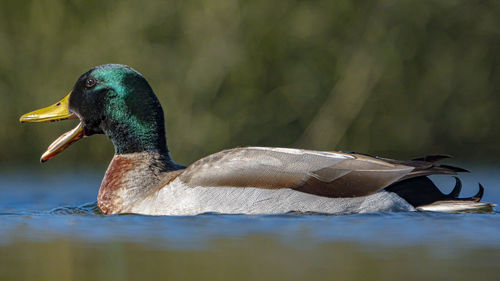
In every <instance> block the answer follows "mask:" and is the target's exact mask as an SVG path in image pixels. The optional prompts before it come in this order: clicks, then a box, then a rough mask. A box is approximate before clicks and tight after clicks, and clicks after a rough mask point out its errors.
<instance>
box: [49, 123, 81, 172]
mask: <svg viewBox="0 0 500 281" xmlns="http://www.w3.org/2000/svg"><path fill="white" fill-rule="evenodd" d="M82 137H83V129H82V122H80V123H78V125H77V126H76V127H75V128H74V129H73V130H71V131H68V132H66V133H64V134H62V135H61V136H60V137H58V138H57V139H56V140H55V141H54V142H52V143H51V144H50V145H49V147H48V148H47V150H46V151H45V152H44V153H43V154H42V157H41V158H40V162H42V163H43V162H45V161H47V160H50V159H52V158H53V157H54V156H56V155H57V154H59V153H60V152H61V151H63V150H65V149H66V148H67V147H68V146H70V145H71V144H73V143H74V142H75V141H77V140H79V139H81V138H82Z"/></svg>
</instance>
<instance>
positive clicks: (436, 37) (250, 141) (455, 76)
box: [0, 0, 500, 168]
mask: <svg viewBox="0 0 500 281" xmlns="http://www.w3.org/2000/svg"><path fill="white" fill-rule="evenodd" d="M0 5H1V9H0V15H1V16H0V53H1V55H0V118H1V120H2V122H1V123H0V155H1V158H0V159H1V165H2V167H3V168H10V167H14V166H19V165H28V166H29V165H36V164H37V163H38V157H39V156H40V155H41V153H42V152H43V151H44V150H45V148H46V147H47V146H48V145H49V144H50V143H51V142H52V141H53V140H54V139H55V138H57V137H58V136H59V135H60V134H61V133H63V132H64V131H67V130H69V129H71V128H72V127H73V126H74V124H72V123H76V121H74V120H73V121H66V122H59V123H51V124H19V123H18V118H19V116H20V115H21V114H23V113H26V112H28V111H31V110H34V109H38V108H40V107H43V106H46V105H49V104H52V103H54V102H56V101H58V100H59V99H61V98H62V97H64V96H65V95H66V94H67V93H68V92H69V91H70V90H71V88H72V86H73V83H74V82H75V81H76V79H77V78H78V76H79V75H80V74H82V73H83V72H85V71H87V70H88V69H90V68H91V67H93V66H95V65H99V64H105V63H121V64H127V65H130V66H132V67H133V68H135V69H136V70H138V71H139V72H141V73H142V74H143V75H144V76H145V77H146V79H148V81H149V82H150V84H151V86H152V87H153V89H154V90H155V92H156V94H157V95H158V96H159V98H160V100H161V102H162V105H163V109H164V110H165V113H166V127H167V138H168V144H169V147H170V150H171V153H172V156H173V158H174V160H176V161H177V162H180V163H184V164H188V163H190V162H192V161H194V160H196V159H198V158H200V157H203V156H205V155H207V154H210V153H213V152H216V151H219V150H221V149H225V148H231V147H235V146H247V145H261V146H283V147H300V148H309V149H321V150H334V149H338V150H353V151H360V152H367V153H372V154H378V155H381V156H387V157H394V158H407V157H412V156H420V155H424V154H428V153H445V154H451V155H454V156H456V157H457V158H458V159H460V161H471V162H480V163H486V164H498V163H499V161H498V160H497V159H499V157H500V147H499V146H498V145H497V143H498V140H499V139H500V130H498V125H497V124H498V121H499V120H500V119H499V113H498V110H499V108H500V95H499V94H500V92H499V90H500V79H499V78H500V76H499V74H500V69H499V66H500V63H499V62H500V61H499V54H500V17H499V16H498V15H499V14H500V2H499V1H494V0H492V1H465V0H464V1H455V0H453V1H452V0H450V1H395V0H394V1H351V0H343V1H322V2H318V1H268V0H259V1H98V0H85V1H79V0H78V1H77V0H73V1H62V0H61V1H56V0H54V1H44V0H37V1H26V0H16V1H13V0H3V1H2V2H1V4H0ZM112 154H113V149H112V146H111V143H110V142H109V141H108V140H107V139H106V138H105V137H104V136H97V137H91V138H88V139H85V140H83V141H80V142H78V143H77V144H75V145H73V146H72V147H71V148H69V149H68V150H67V151H65V152H64V153H62V154H61V155H59V156H58V157H57V158H55V159H54V160H52V161H49V163H48V164H47V165H48V166H53V167H56V166H58V165H66V164H69V163H71V164H73V165H82V166H87V167H101V166H102V167H104V166H106V165H107V163H108V161H109V159H110V158H111V157H112Z"/></svg>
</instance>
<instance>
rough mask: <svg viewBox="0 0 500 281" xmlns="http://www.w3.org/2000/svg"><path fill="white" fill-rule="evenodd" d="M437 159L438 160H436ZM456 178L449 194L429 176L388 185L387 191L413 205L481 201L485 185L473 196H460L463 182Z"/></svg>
mask: <svg viewBox="0 0 500 281" xmlns="http://www.w3.org/2000/svg"><path fill="white" fill-rule="evenodd" d="M436 161H437V160H436ZM454 178H455V187H454V188H453V190H452V191H451V192H450V193H449V194H444V193H442V192H441V191H440V190H439V188H438V187H437V186H436V185H435V184H434V183H433V182H432V181H431V180H430V179H429V178H428V177H425V176H424V177H416V178H410V179H406V180H403V181H400V182H397V183H394V184H391V185H390V186H388V187H386V188H385V190H386V191H390V192H394V193H396V194H397V195H398V196H400V197H402V198H403V199H405V200H406V201H407V202H408V203H410V204H411V205H412V206H413V207H415V208H417V207H419V206H424V205H429V204H432V203H434V202H437V201H446V200H454V201H473V202H479V201H480V200H481V199H482V198H483V194H484V187H483V186H482V185H481V184H479V191H478V192H477V193H476V194H475V195H474V196H472V197H467V198H458V196H459V195H460V191H461V190H462V182H461V181H460V179H459V178H457V177H454Z"/></svg>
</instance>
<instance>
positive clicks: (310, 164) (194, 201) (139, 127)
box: [20, 64, 494, 215]
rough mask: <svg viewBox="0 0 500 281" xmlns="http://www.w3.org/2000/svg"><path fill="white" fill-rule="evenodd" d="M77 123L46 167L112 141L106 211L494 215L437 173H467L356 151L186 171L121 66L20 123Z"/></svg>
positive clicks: (263, 150)
mask: <svg viewBox="0 0 500 281" xmlns="http://www.w3.org/2000/svg"><path fill="white" fill-rule="evenodd" d="M66 119H79V121H80V122H79V123H78V125H77V126H76V127H75V128H73V129H72V130H70V131H68V132H66V133H64V134H62V135H61V136H60V137H58V138H57V139H56V140H55V141H54V142H53V143H52V144H51V145H50V146H49V147H48V148H47V150H46V151H45V152H44V153H43V154H42V156H41V159H40V161H41V162H42V163H43V162H45V161H48V160H50V159H52V158H53V157H55V156H56V155H57V154H59V153H60V152H62V151H63V150H65V149H66V148H68V147H69V146H70V145H72V144H73V143H75V142H76V141H78V140H80V139H82V138H85V137H89V136H92V135H94V134H105V135H106V136H107V137H108V138H109V139H110V140H111V142H112V143H113V145H114V150H115V154H114V156H113V158H112V160H111V162H110V164H109V166H108V168H107V170H106V172H105V175H104V178H103V180H102V183H101V186H100V188H99V192H98V196H97V206H98V207H99V209H100V210H101V211H102V213H103V214H105V215H108V214H124V213H130V214H142V215H198V214H204V213H216V214H286V213H320V214H334V215H341V214H357V213H369V212H410V211H441V212H462V211H477V210H481V211H488V210H490V211H491V210H492V209H493V206H494V204H491V203H486V202H481V201H480V200H481V198H482V196H483V193H484V188H483V187H482V186H481V184H479V192H478V193H477V194H476V195H474V196H472V197H468V198H459V197H458V196H459V193H460V190H461V186H462V185H461V181H460V180H459V179H458V178H457V177H455V180H456V184H455V187H454V189H453V190H452V191H451V193H449V194H444V193H442V192H441V191H440V190H439V188H438V187H437V186H436V185H435V184H434V183H433V182H432V180H430V179H429V178H428V176H430V175H437V174H445V175H456V174H457V173H460V172H466V171H467V170H465V169H462V168H459V167H454V166H450V165H444V164H438V163H437V162H438V161H440V160H443V159H445V158H448V156H446V155H429V156H426V157H420V158H415V159H412V160H408V161H401V160H393V159H388V158H381V157H374V156H370V155H367V154H362V153H356V152H348V151H316V150H307V149H298V148H280V147H237V148H232V149H226V150H223V151H220V152H217V153H214V154H211V155H208V156H206V157H204V158H202V159H200V160H197V161H195V162H193V163H192V164H190V165H188V166H183V165H180V164H177V163H175V162H174V161H173V159H172V158H171V156H170V152H169V149H168V147H167V141H166V136H165V125H164V115H163V109H162V106H161V104H160V102H159V100H158V98H157V96H156V95H155V93H154V91H153V89H152V88H151V86H150V85H149V83H148V82H147V81H146V79H145V78H144V77H143V75H142V74H140V73H139V72H138V71H136V70H134V69H133V68H131V67H129V66H126V65H120V64H105V65H100V66H96V67H94V68H92V69H90V70H89V71H87V72H85V73H84V74H82V75H81V76H80V77H79V78H78V80H77V81H76V83H75V84H74V86H73V89H72V90H71V91H70V92H69V94H67V95H66V96H65V97H64V98H63V99H62V100H61V101H59V102H57V103H55V104H53V105H51V106H48V107H46V108H43V109H39V110H35V111H32V112H29V113H27V114H24V115H22V116H21V118H20V122H34V123H37V122H54V121H60V120H66Z"/></svg>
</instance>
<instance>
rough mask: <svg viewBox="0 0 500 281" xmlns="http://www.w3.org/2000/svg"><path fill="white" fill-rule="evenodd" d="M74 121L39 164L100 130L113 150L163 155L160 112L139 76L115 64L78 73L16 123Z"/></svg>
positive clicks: (117, 152)
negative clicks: (66, 89) (62, 93)
mask: <svg viewBox="0 0 500 281" xmlns="http://www.w3.org/2000/svg"><path fill="white" fill-rule="evenodd" d="M75 118H78V119H80V123H79V124H78V125H77V126H76V127H75V128H74V129H73V130H71V131H69V132H66V133H64V134H63V135H61V136H60V137H59V138H58V139H57V140H55V141H54V142H53V143H52V144H51V145H50V146H49V147H48V149H47V151H46V152H45V153H44V154H43V155H42V157H41V159H40V161H42V162H45V161H47V160H49V159H51V158H52V157H54V156H55V155H57V154H58V153H60V152H61V151H63V150H64V149H66V148H67V147H68V146H70V145H71V144H72V143H74V142H75V141H77V140H79V139H81V138H82V137H86V136H90V135H93V134H106V135H107V136H108V137H109V138H110V139H111V141H112V142H113V144H114V146H115V153H116V154H125V153H134V152H142V151H154V152H158V153H162V154H167V153H168V151H167V147H166V140H165V128H164V119H163V110H162V108H161V105H160V102H159V101H158V99H157V98H156V96H155V94H154V92H153V90H152V89H151V87H150V86H149V84H148V82H147V81H146V79H144V77H143V76H142V75H141V74H140V73H139V72H137V71H135V70H134V69H132V68H130V67H128V66H125V65H119V64H106V65H101V66H97V67H95V68H93V69H91V70H89V71H87V72H86V73H84V74H82V75H81V76H80V78H78V80H77V81H76V83H75V86H74V87H73V90H72V91H71V92H70V93H69V94H68V95H67V96H66V97H65V98H63V99H62V100H61V101H59V102H57V103H55V104H53V105H51V106H49V107H46V108H43V109H39V110H36V111H33V112H30V113H27V114H24V115H23V116H21V118H20V121H21V122H53V121H59V120H65V119H75Z"/></svg>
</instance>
